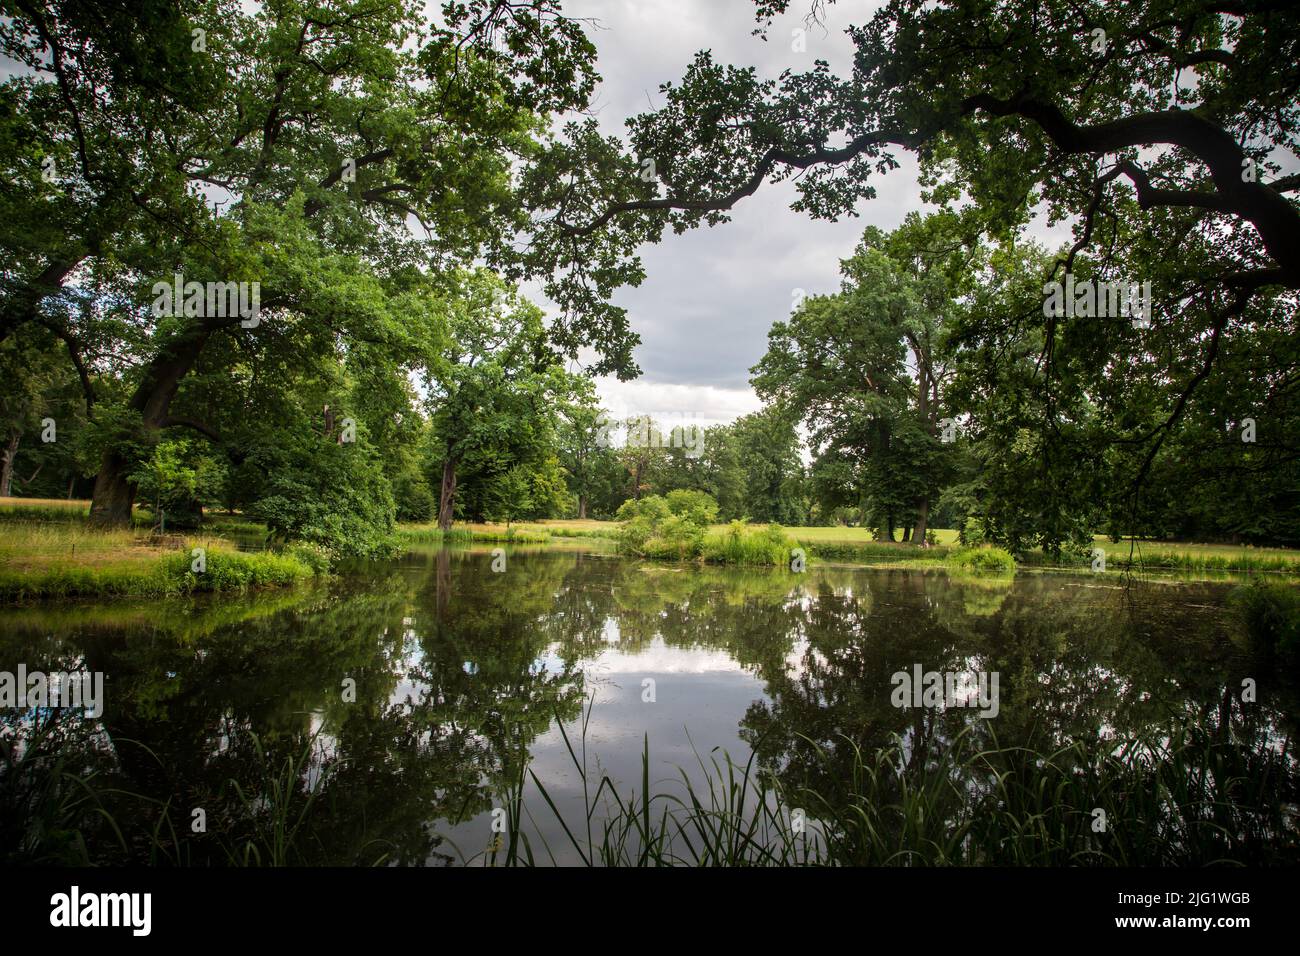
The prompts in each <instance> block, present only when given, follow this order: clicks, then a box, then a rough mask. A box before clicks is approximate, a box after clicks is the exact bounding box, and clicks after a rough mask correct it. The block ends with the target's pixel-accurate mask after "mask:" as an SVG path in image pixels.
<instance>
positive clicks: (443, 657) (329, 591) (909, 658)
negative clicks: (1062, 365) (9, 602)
mask: <svg viewBox="0 0 1300 956" xmlns="http://www.w3.org/2000/svg"><path fill="white" fill-rule="evenodd" d="M1228 590H1229V586H1228V585H1226V584H1218V583H1196V584H1189V583H1179V582H1172V581H1158V582H1145V583H1135V582H1128V583H1127V584H1126V583H1125V582H1124V580H1123V579H1122V578H1119V577H1118V576H1116V577H1107V578H1104V579H1102V578H1099V577H1097V576H1093V575H1087V576H1079V575H1065V574H1051V573H1048V574H1026V573H1021V574H1018V575H1016V576H1015V577H1014V579H1012V578H1001V579H996V578H995V579H988V578H982V579H981V578H950V577H949V576H948V575H947V574H945V573H942V572H929V573H925V572H916V571H884V570H869V569H867V570H864V569H847V568H834V567H815V568H813V569H811V570H810V571H809V572H808V573H806V574H803V575H791V574H789V573H786V572H782V571H767V570H762V571H742V570H735V569H720V568H703V569H701V568H696V567H691V568H679V567H672V566H663V565H655V564H646V563H641V562H629V561H625V560H622V559H619V558H617V557H614V556H612V555H608V554H599V553H595V554H593V553H584V552H578V551H573V552H557V551H554V550H551V551H545V552H529V551H527V550H517V551H511V552H510V554H509V558H508V562H507V566H506V569H505V571H504V572H502V573H496V572H494V571H493V570H492V556H491V554H490V553H489V551H488V549H478V548H471V549H440V548H428V549H426V550H420V551H415V552H412V553H409V554H407V555H405V556H404V557H403V558H401V559H399V560H396V561H393V562H389V563H383V564H370V565H367V566H365V567H362V568H355V569H352V570H350V571H349V572H348V573H346V574H344V575H342V576H341V577H339V578H337V579H334V580H332V581H330V582H328V583H323V584H319V585H315V586H312V587H308V588H304V589H301V590H296V591H293V592H291V593H263V594H258V595H249V596H244V597H237V598H231V597H225V598H211V597H209V598H205V599H203V600H184V601H180V600H178V601H155V602H120V601H119V602H106V603H83V604H76V605H71V606H68V605H61V606H58V607H21V608H10V609H6V610H3V611H0V670H5V669H7V670H13V669H14V668H15V666H16V665H17V664H18V663H19V662H23V663H25V664H26V666H27V668H28V669H29V670H32V669H43V670H46V671H51V672H52V671H59V670H65V671H67V670H76V669H78V668H85V669H88V670H92V671H102V672H104V674H105V687H106V701H105V709H104V713H103V715H102V717H101V718H99V719H98V720H97V721H85V720H77V721H72V720H65V721H64V722H63V723H64V725H65V726H63V727H62V728H61V729H60V730H59V733H62V734H65V735H66V736H67V739H68V746H70V747H72V748H73V749H74V751H75V753H76V759H77V760H79V761H81V762H82V763H83V765H84V772H85V773H87V774H89V773H92V772H98V774H99V775H100V776H99V777H98V778H97V779H98V780H99V781H100V782H101V783H104V782H111V783H112V784H113V785H115V786H118V787H120V788H121V789H122V790H124V791H129V792H130V793H132V794H136V795H141V796H148V797H152V798H154V799H156V800H158V801H165V800H169V799H170V800H171V801H172V805H173V806H175V807H177V808H192V807H221V806H223V805H226V806H228V805H229V804H228V803H226V804H223V801H229V800H231V799H234V798H232V797H231V795H230V794H231V791H230V785H229V784H230V781H232V780H234V781H239V782H240V783H241V787H242V789H243V791H244V792H246V793H248V794H254V793H257V792H262V791H264V790H265V788H266V787H267V786H269V782H268V781H270V780H271V779H272V778H274V777H275V774H276V769H277V768H279V767H281V766H284V765H286V762H287V761H290V760H293V759H294V758H295V757H296V756H298V755H302V754H304V753H306V752H310V753H311V757H310V759H309V760H306V761H305V762H303V763H302V764H301V765H300V766H296V768H295V770H293V771H290V773H291V775H292V774H294V773H296V774H297V776H298V777H299V778H300V779H301V780H305V781H306V782H307V784H308V785H315V786H317V787H318V789H319V791H320V796H319V797H318V798H317V803H316V806H315V807H314V809H313V822H312V826H311V830H312V834H311V839H310V840H309V841H304V843H303V845H302V846H301V847H298V848H296V849H295V853H298V854H299V856H298V862H305V863H341V864H354V863H372V862H376V861H382V862H386V863H395V864H406V865H412V864H414V865H420V864H427V865H446V864H451V865H455V864H458V863H461V862H464V860H465V858H473V857H475V856H476V855H478V854H480V853H482V851H483V850H484V848H485V847H486V846H487V845H488V843H489V842H490V841H491V840H492V839H493V835H492V829H491V824H492V819H493V817H492V811H493V809H494V807H500V806H502V803H503V796H502V795H503V794H504V793H505V792H507V791H508V789H509V788H508V781H510V780H517V779H518V778H519V775H520V773H521V771H523V770H524V769H525V768H526V770H527V771H531V773H533V774H536V776H537V778H538V779H540V780H541V781H542V783H543V785H544V786H545V787H546V789H547V791H548V792H549V793H550V795H551V797H552V798H553V799H554V800H555V802H556V804H557V806H558V807H559V808H560V810H561V812H562V813H564V814H565V816H566V818H568V819H569V820H570V822H571V823H572V822H573V821H574V820H577V819H579V818H581V816H582V813H583V806H584V802H583V792H582V790H583V788H582V779H581V776H580V774H579V773H578V772H577V768H576V766H575V764H574V762H573V760H572V758H571V757H570V754H569V751H568V748H567V747H566V744H565V741H564V737H563V735H562V734H561V732H560V730H559V725H560V723H563V724H564V726H565V728H566V729H567V731H568V734H569V737H570V741H571V742H572V744H573V745H574V746H575V747H578V748H580V747H581V746H582V740H581V739H580V738H581V736H582V735H581V730H580V726H581V723H582V718H583V713H584V710H586V709H587V707H588V706H589V707H590V710H589V723H588V726H587V733H586V738H585V744H586V750H587V757H588V766H589V768H590V769H591V770H592V771H593V779H595V778H598V777H599V775H600V774H601V773H604V774H608V775H609V776H610V777H611V778H612V779H613V780H614V781H615V782H617V783H618V784H620V786H621V789H623V790H628V789H633V788H638V787H639V786H640V783H641V774H642V766H641V758H642V749H643V744H644V743H645V742H647V741H648V746H649V753H650V772H651V776H652V779H653V780H655V781H657V782H658V783H659V784H661V786H662V788H663V789H671V787H672V786H673V784H672V781H673V780H675V779H677V778H678V775H679V771H678V768H686V769H687V771H688V773H690V772H691V771H690V768H691V767H692V766H693V765H694V766H696V767H698V760H699V759H700V758H703V759H704V760H706V761H707V760H709V759H710V757H711V756H712V757H718V758H720V755H721V753H722V752H724V751H725V753H726V754H728V755H730V757H731V759H733V760H734V761H736V762H737V763H741V764H743V763H744V762H745V761H746V760H748V759H749V758H750V756H751V753H752V752H753V748H755V747H756V748H757V750H758V753H757V754H756V760H758V762H759V763H760V765H762V766H765V767H769V768H773V769H776V770H781V771H782V772H784V773H787V774H790V775H794V774H799V775H800V779H801V780H804V779H809V778H810V777H811V778H812V779H813V780H814V782H816V779H817V776H818V774H819V773H820V774H824V775H827V777H828V779H826V780H824V781H823V784H824V786H825V787H826V788H827V789H828V790H833V789H834V788H835V787H836V786H839V785H840V783H841V781H836V780H834V779H832V778H833V777H834V773H833V772H832V771H831V770H829V769H827V767H826V766H825V765H824V764H818V763H817V762H816V761H814V760H813V758H812V756H811V748H812V745H813V742H816V743H817V744H819V745H820V746H821V747H823V748H824V749H825V750H826V752H828V753H830V754H832V755H834V754H837V753H842V752H844V751H846V750H847V748H848V747H849V746H850V744H849V741H852V742H853V743H854V744H856V745H857V746H859V747H861V748H864V749H871V748H875V747H880V746H883V745H885V744H886V743H887V742H889V741H890V739H891V738H892V737H893V736H894V735H900V736H902V737H903V738H904V739H905V740H907V741H908V742H909V746H912V747H915V746H919V745H920V744H921V743H922V742H926V741H943V740H947V739H951V738H952V737H953V736H955V735H956V734H957V733H958V732H959V731H961V730H962V729H963V728H969V729H970V731H971V732H972V733H975V734H978V735H983V736H985V737H987V736H988V735H990V734H996V739H997V741H998V743H999V744H1000V745H1002V746H1016V745H1025V746H1031V747H1035V748H1038V749H1039V750H1043V749H1048V748H1055V747H1059V746H1065V745H1068V744H1070V743H1072V742H1074V741H1076V740H1087V741H1097V740H1107V739H1112V738H1114V739H1119V738H1124V737H1127V736H1131V735H1135V734H1138V733H1150V732H1159V731H1161V729H1162V728H1166V727H1170V726H1173V725H1175V724H1177V723H1180V722H1184V723H1185V722H1190V723H1193V724H1195V725H1196V726H1199V727H1202V728H1206V729H1210V730H1213V729H1214V728H1216V727H1222V726H1225V725H1226V724H1229V723H1230V724H1231V725H1232V726H1233V728H1234V731H1235V732H1237V733H1238V734H1241V735H1244V737H1245V738H1246V739H1248V740H1251V741H1253V742H1254V744H1255V745H1257V746H1258V747H1260V748H1271V749H1274V750H1276V749H1280V748H1281V747H1282V746H1283V741H1284V740H1285V739H1286V737H1287V735H1288V734H1289V733H1290V732H1292V730H1291V728H1293V727H1294V722H1293V719H1292V717H1291V716H1289V714H1288V708H1287V706H1286V704H1285V700H1286V698H1285V695H1284V694H1282V693H1281V692H1280V691H1279V690H1278V688H1276V687H1275V686H1274V685H1273V683H1272V676H1271V675H1269V674H1267V673H1255V672H1254V670H1253V669H1252V667H1253V665H1252V663H1251V659H1250V656H1249V655H1248V654H1247V653H1246V652H1245V650H1244V649H1243V648H1242V646H1241V644H1240V639H1239V637H1237V636H1236V629H1235V627H1234V625H1233V622H1232V618H1231V615H1230V614H1229V613H1228V612H1227V610H1226V609H1225V596H1226V594H1227V592H1228ZM917 665H919V666H921V668H922V669H923V670H927V671H928V670H937V671H964V672H997V674H998V675H999V684H998V690H999V702H998V704H999V706H998V714H997V716H996V718H993V719H989V720H984V719H982V718H980V717H979V716H978V715H977V712H976V711H975V710H974V709H971V708H964V707H949V708H944V709H900V708H898V707H895V706H894V705H893V703H892V702H891V694H892V692H893V689H894V687H893V684H892V683H891V676H892V675H893V674H895V673H896V672H899V671H907V672H912V671H913V669H914V667H916V666H917ZM1246 677H1251V678H1253V679H1255V680H1256V681H1257V683H1258V697H1259V701H1260V702H1261V703H1259V704H1257V705H1254V706H1251V705H1247V704H1243V702H1242V701H1241V699H1240V687H1241V682H1242V680H1243V678H1246ZM353 682H354V683H353ZM353 686H354V687H355V692H353V691H352V688H353ZM34 717H35V718H37V722H39V717H40V715H33V714H32V713H30V712H29V713H26V714H23V713H21V712H13V711H9V712H5V713H4V714H3V718H2V719H3V720H4V722H5V726H4V732H5V733H7V734H8V735H9V738H10V739H11V740H16V741H17V744H18V751H19V752H21V749H22V746H23V744H24V738H25V737H30V736H31V735H32V734H34V733H35V723H34ZM832 766H833V765H832ZM692 779H696V777H695V776H693V777H692ZM530 809H531V819H530V822H529V823H528V824H527V827H526V829H528V830H529V831H530V832H531V833H532V834H533V835H534V837H535V838H536V839H537V840H538V841H539V842H538V844H537V846H538V847H540V845H541V842H545V844H546V845H547V846H549V847H550V848H551V849H552V851H553V852H554V853H555V857H556V859H557V860H558V861H559V862H571V861H572V860H573V857H574V854H573V852H572V850H571V849H570V848H568V846H567V839H566V838H565V836H564V834H563V831H562V829H561V828H560V827H559V825H558V824H557V823H556V821H555V819H554V816H553V815H552V814H551V812H550V811H549V809H547V808H546V807H545V805H544V804H543V802H542V801H540V800H534V801H532V806H531V807H530ZM187 819H188V818H187ZM211 824H212V826H214V827H219V826H220V825H221V814H220V812H216V813H214V814H213V819H212V821H211ZM115 852H117V851H115ZM120 852H121V854H122V855H123V856H125V857H126V858H133V859H147V851H146V849H144V848H140V847H129V848H126V849H123V850H121V851H120ZM537 852H538V854H539V856H544V854H543V852H542V851H541V850H540V849H537Z"/></svg>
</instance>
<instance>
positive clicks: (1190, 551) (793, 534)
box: [402, 519, 1300, 574]
mask: <svg viewBox="0 0 1300 956" xmlns="http://www.w3.org/2000/svg"><path fill="white" fill-rule="evenodd" d="M618 530H619V525H618V523H617V522H614V521H598V520H594V519H584V520H581V521H578V520H551V521H523V522H517V523H515V524H514V525H513V526H512V531H513V533H514V537H513V538H508V537H507V536H506V532H505V528H504V526H500V525H486V524H467V525H457V526H456V527H455V528H454V529H453V530H452V533H451V535H449V536H443V535H442V534H441V532H439V531H438V530H437V528H436V526H432V525H405V526H403V528H402V534H403V536H404V538H406V540H409V541H435V542H437V541H444V540H445V541H447V542H448V543H455V542H462V543H467V542H470V541H511V540H512V541H515V542H519V543H525V542H527V543H535V544H546V543H548V542H553V541H554V540H555V539H557V538H578V539H582V538H587V539H600V540H608V541H616V540H617V539H618ZM728 530H729V525H726V524H715V525H712V526H711V527H710V528H709V530H708V534H707V535H706V540H707V541H709V542H710V543H711V544H710V548H711V550H712V551H713V552H714V553H715V555H718V556H720V555H721V554H722V553H723V548H722V545H723V543H724V541H725V537H726V534H727V532H728ZM785 532H786V534H787V535H789V537H790V538H791V539H793V541H794V542H795V544H796V545H797V546H798V547H800V548H802V549H804V551H805V552H806V553H807V555H808V557H809V558H811V559H816V560H821V561H834V562H844V563H850V564H869V565H884V566H889V567H917V568H921V567H925V568H943V567H946V566H948V560H947V559H948V558H949V556H950V555H952V554H953V553H954V552H956V551H958V550H960V546H959V545H958V542H957V532H956V531H954V530H952V529H949V528H939V529H935V537H936V539H937V541H938V543H937V544H936V545H933V546H930V547H918V546H917V545H914V544H912V543H910V542H908V543H904V542H901V541H877V540H875V539H874V537H873V535H872V532H871V530H870V529H867V528H846V527H808V528H805V527H787V528H786V529H785ZM1095 547H1099V548H1103V549H1104V550H1105V552H1106V569H1107V570H1108V571H1141V572H1184V573H1193V574H1196V573H1207V574H1209V573H1221V572H1222V573H1233V572H1235V573H1259V572H1267V573H1282V574H1300V551H1297V550H1292V549H1287V548H1256V547H1251V546H1248V545H1231V544H1205V543H1196V542H1170V541H1137V542H1131V541H1128V540H1125V541H1122V542H1120V543H1115V542H1113V541H1111V540H1110V539H1109V538H1107V537H1105V536H1102V535H1098V536H1097V537H1096V538H1095ZM732 550H733V551H735V552H736V553H737V555H738V556H739V551H738V549H732ZM741 563H754V562H753V561H746V562H741ZM760 563H761V562H760ZM779 563H783V562H779ZM1018 563H1019V564H1021V565H1024V566H1027V567H1041V568H1066V569H1074V568H1077V569H1079V570H1088V569H1090V567H1091V564H1092V556H1091V555H1090V554H1083V555H1078V556H1073V557H1070V556H1066V557H1063V558H1060V559H1052V558H1048V557H1047V556H1046V555H1044V554H1043V553H1042V552H1041V551H1031V552H1029V553H1028V554H1025V555H1021V556H1020V558H1019V559H1018Z"/></svg>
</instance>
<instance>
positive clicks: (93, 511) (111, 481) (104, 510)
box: [90, 448, 135, 526]
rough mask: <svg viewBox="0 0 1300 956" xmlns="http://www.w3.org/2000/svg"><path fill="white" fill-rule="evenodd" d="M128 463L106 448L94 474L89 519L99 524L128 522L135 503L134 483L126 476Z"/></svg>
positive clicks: (124, 523)
mask: <svg viewBox="0 0 1300 956" xmlns="http://www.w3.org/2000/svg"><path fill="white" fill-rule="evenodd" d="M130 467H131V466H130V464H129V463H128V462H127V461H126V459H125V458H123V457H122V456H121V455H119V454H118V453H117V452H116V451H114V450H113V449H111V448H110V449H107V450H106V451H105V452H104V457H103V458H102V459H101V460H100V464H99V474H98V475H96V476H95V491H94V493H93V494H92V496H91V499H90V520H91V522H92V523H94V524H99V525H106V526H107V525H129V524H130V523H131V507H132V505H134V504H135V483H134V482H132V481H130V480H129V479H128V478H127V474H128V472H129V470H130Z"/></svg>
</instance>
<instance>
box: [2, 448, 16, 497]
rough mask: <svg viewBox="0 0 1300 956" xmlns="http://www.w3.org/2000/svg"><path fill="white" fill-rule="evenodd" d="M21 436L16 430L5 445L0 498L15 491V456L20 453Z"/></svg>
mask: <svg viewBox="0 0 1300 956" xmlns="http://www.w3.org/2000/svg"><path fill="white" fill-rule="evenodd" d="M19 437H20V436H19V434H18V432H14V433H13V434H11V435H10V436H9V443H8V444H7V445H6V446H5V451H4V463H3V464H0V498H8V497H10V496H11V495H12V494H13V493H14V492H13V486H14V457H15V456H16V455H17V454H18V439H19Z"/></svg>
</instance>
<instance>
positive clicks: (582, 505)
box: [578, 495, 587, 521]
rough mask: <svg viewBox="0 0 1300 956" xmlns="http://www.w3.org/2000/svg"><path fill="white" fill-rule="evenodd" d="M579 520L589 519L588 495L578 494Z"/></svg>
mask: <svg viewBox="0 0 1300 956" xmlns="http://www.w3.org/2000/svg"><path fill="white" fill-rule="evenodd" d="M578 520H579V521H586V520H587V496H586V495H578Z"/></svg>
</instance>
